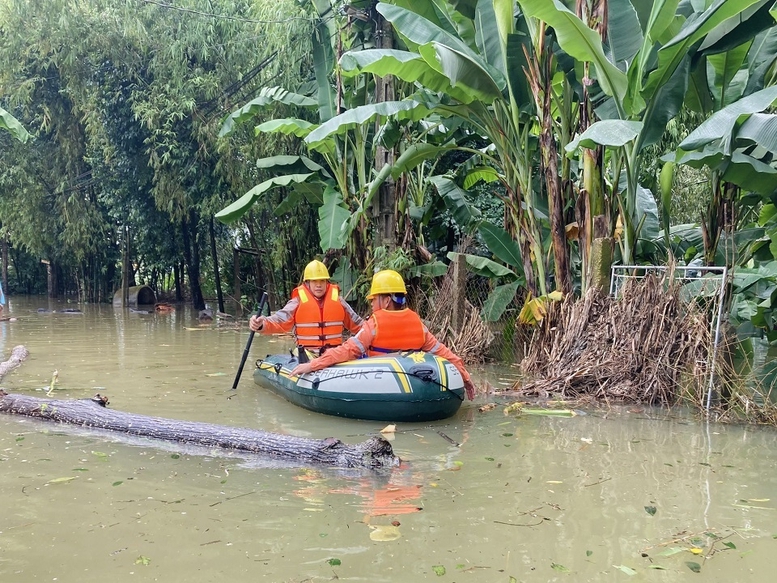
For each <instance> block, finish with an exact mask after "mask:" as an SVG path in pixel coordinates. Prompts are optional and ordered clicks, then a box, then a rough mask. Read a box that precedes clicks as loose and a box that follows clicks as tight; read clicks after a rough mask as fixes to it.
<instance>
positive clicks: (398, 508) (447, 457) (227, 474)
mask: <svg viewBox="0 0 777 583" xmlns="http://www.w3.org/2000/svg"><path fill="white" fill-rule="evenodd" d="M11 302H12V303H11V306H10V308H11V309H10V310H9V312H11V314H12V315H15V316H17V317H18V321H16V322H1V323H0V332H2V334H1V337H2V342H3V344H2V350H3V354H4V356H6V357H7V355H8V354H9V353H10V350H11V348H12V347H13V346H15V345H17V344H24V345H26V346H27V347H28V349H29V350H30V352H31V358H30V359H29V361H27V362H26V363H24V364H23V365H22V366H21V367H20V368H19V369H17V370H16V371H14V372H12V373H11V374H10V375H8V376H7V377H6V378H5V379H4V381H3V382H2V386H3V387H4V388H5V389H6V390H8V391H9V392H19V393H25V394H32V395H36V396H42V395H43V393H44V392H45V391H46V390H48V388H49V384H50V381H51V376H52V373H53V371H54V370H57V371H58V376H59V382H58V385H57V386H56V388H55V390H54V395H55V396H56V397H59V398H81V397H88V396H91V394H92V393H93V392H98V391H99V392H101V393H105V394H108V395H109V396H110V398H111V402H112V406H113V408H114V409H117V410H123V411H128V412H133V413H140V414H146V415H155V416H160V417H170V418H174V419H183V420H195V421H204V422H209V423H219V424H222V425H231V426H238V427H250V428H254V429H262V430H268V431H277V432H281V433H289V434H294V435H300V436H304V437H313V438H323V437H327V436H335V437H338V438H340V439H342V440H343V441H346V442H349V443H356V442H359V441H363V440H364V439H366V438H367V437H368V436H370V435H373V434H375V433H376V432H378V431H380V430H381V429H382V427H383V425H384V424H382V423H377V422H374V423H373V422H363V421H353V420H342V419H336V418H331V417H326V416H323V415H317V414H314V413H310V412H307V411H304V410H302V409H299V408H297V407H294V406H293V405H290V404H289V403H287V402H286V401H284V400H282V399H280V398H278V397H276V396H274V395H271V394H268V393H266V392H262V391H261V390H259V389H257V388H255V387H254V386H253V383H252V381H251V377H250V372H251V371H250V361H249V364H248V365H247V367H246V371H245V373H244V375H243V378H242V379H241V382H240V385H239V387H238V389H237V390H236V391H232V390H231V389H230V387H231V385H232V381H233V378H234V374H235V371H236V368H237V365H238V364H239V359H240V356H241V354H242V351H243V348H244V347H245V341H246V338H247V334H248V330H247V327H245V325H242V326H236V325H235V323H230V325H227V326H225V325H222V326H219V325H218V322H213V323H211V324H209V325H207V326H200V324H199V322H198V320H197V314H196V313H192V312H191V311H190V310H188V309H186V308H182V307H179V308H178V309H177V310H176V311H175V312H174V313H171V314H163V315H159V314H146V315H144V314H137V313H130V312H129V311H123V310H114V309H113V308H111V307H110V306H85V307H83V308H82V309H83V313H82V314H81V315H73V314H64V313H58V312H55V313H38V312H37V308H38V307H41V306H49V305H50V306H51V309H59V307H60V305H59V304H48V303H47V300H43V301H42V300H22V299H19V298H11ZM288 347H289V345H288V342H287V341H285V340H282V339H281V340H277V339H267V338H265V337H259V336H257V337H256V338H255V340H254V347H253V350H252V358H255V357H258V356H263V355H264V354H267V353H272V352H280V351H283V350H286V349H288ZM475 374H476V378H478V376H477V375H478V373H477V371H475ZM487 374H488V375H489V377H488V378H489V379H491V378H494V379H498V378H500V377H502V378H507V377H508V376H509V375H511V374H514V371H512V370H511V369H504V370H499V369H491V370H490V371H489V372H488V373H487ZM479 378H480V379H482V378H483V376H482V374H481V376H480V377H479ZM502 409H503V408H502V407H497V408H496V409H494V410H493V411H490V412H488V413H478V412H477V410H476V408H475V407H474V406H472V405H465V407H463V408H462V410H461V411H460V413H459V414H457V415H456V416H455V417H454V418H452V419H450V420H447V421H443V422H438V423H433V424H428V425H407V426H399V427H398V428H397V432H396V434H395V435H394V438H393V441H392V444H393V446H394V449H395V451H396V453H397V454H398V455H400V456H401V457H402V458H403V460H404V462H403V464H402V466H401V467H399V468H395V469H393V470H386V471H382V472H366V471H357V470H337V469H331V468H311V467H299V466H294V465H286V464H278V463H272V462H268V461H267V460H262V459H257V458H254V459H252V458H250V457H245V456H241V457H237V456H231V455H226V454H224V453H223V452H217V451H209V450H206V449H202V448H199V449H198V448H190V447H184V446H181V445H178V444H163V443H154V442H151V441H149V440H134V441H133V440H128V439H127V438H120V437H117V436H110V435H106V434H104V433H100V432H94V431H83V430H80V431H76V430H73V429H72V428H68V429H66V428H62V427H58V426H55V425H50V424H48V425H47V424H45V423H42V422H36V421H32V420H25V419H19V418H15V417H11V416H0V489H2V492H3V493H4V497H3V512H2V513H1V514H0V551H1V552H0V580H2V581H11V582H15V581H37V580H41V581H52V580H55V579H56V580H57V581H60V582H76V581H79V582H81V581H102V580H111V581H117V582H123V581H131V580H137V579H138V577H141V578H142V579H143V580H159V581H181V580H187V581H220V582H223V581H225V580H229V581H249V580H251V581H253V580H256V579H259V580H265V581H278V582H287V581H295V582H301V581H325V580H332V579H333V578H334V577H335V576H337V577H338V578H339V579H341V580H353V581H371V582H392V583H393V582H404V581H463V580H467V581H475V582H481V581H482V582H490V581H504V582H508V581H510V577H515V579H516V580H517V581H527V582H546V581H555V580H564V579H565V580H574V581H623V580H624V577H626V574H627V573H628V571H627V569H631V570H633V571H635V572H636V577H635V579H634V580H648V579H651V580H652V579H654V578H660V580H661V581H684V580H687V578H688V577H689V576H690V575H693V571H692V570H691V569H692V565H694V564H695V565H698V566H699V568H700V571H701V573H702V574H703V576H704V577H705V580H712V581H740V580H744V579H746V580H748V581H755V582H759V581H764V582H765V581H767V580H769V581H771V578H772V576H770V575H769V574H768V573H770V572H771V563H772V561H771V555H770V552H773V549H774V545H775V544H777V541H775V539H774V538H773V537H774V536H775V535H777V511H776V510H775V508H777V503H776V498H775V492H777V472H775V465H776V462H777V453H776V452H777V447H776V446H777V443H776V441H777V440H776V439H775V432H774V431H773V430H771V429H768V428H759V427H736V426H717V425H710V426H707V425H705V424H703V423H700V422H699V421H698V420H696V419H695V418H693V417H690V416H685V415H681V414H680V413H679V412H668V413H667V412H662V411H653V410H649V409H636V408H632V409H630V408H624V409H611V410H602V411H589V412H588V413H589V414H588V415H585V416H577V417H573V418H548V417H536V416H534V417H533V416H523V417H515V416H505V415H504V414H503V413H502ZM446 438H447V439H446ZM456 444H459V445H458V446H457V445H456ZM397 537H398V538H397ZM655 567H661V568H662V569H665V570H658V569H655ZM443 571H444V574H441V573H443ZM743 573H747V576H746V577H744V576H743V575H742V574H743Z"/></svg>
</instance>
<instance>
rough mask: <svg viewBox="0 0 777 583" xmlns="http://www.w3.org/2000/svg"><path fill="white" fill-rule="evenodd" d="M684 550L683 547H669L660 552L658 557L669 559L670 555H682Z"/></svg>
mask: <svg viewBox="0 0 777 583" xmlns="http://www.w3.org/2000/svg"><path fill="white" fill-rule="evenodd" d="M684 552H685V549H684V548H683V547H670V548H668V549H666V550H665V551H661V552H660V553H658V556H659V557H671V556H672V555H676V554H678V553H684Z"/></svg>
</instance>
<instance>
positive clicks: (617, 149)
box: [518, 0, 767, 263]
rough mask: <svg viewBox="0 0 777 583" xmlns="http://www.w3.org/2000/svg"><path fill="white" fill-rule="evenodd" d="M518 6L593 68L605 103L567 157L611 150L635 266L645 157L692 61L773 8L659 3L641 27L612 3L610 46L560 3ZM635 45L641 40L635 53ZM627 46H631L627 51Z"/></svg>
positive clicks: (623, 0) (626, 244) (750, 1)
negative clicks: (596, 148)
mask: <svg viewBox="0 0 777 583" xmlns="http://www.w3.org/2000/svg"><path fill="white" fill-rule="evenodd" d="M518 3H519V4H520V5H521V8H522V9H523V11H524V13H525V14H526V15H528V16H530V17H532V18H536V19H538V20H540V21H542V22H545V23H546V24H547V25H548V26H550V27H552V28H553V30H554V31H555V33H556V38H557V40H558V44H559V46H560V47H561V48H562V49H563V50H564V51H565V52H566V53H567V54H568V55H570V56H572V57H574V58H575V59H577V60H579V61H583V62H587V63H591V64H592V65H593V66H594V77H595V81H596V83H597V84H598V87H599V88H600V89H601V91H602V92H603V93H604V94H605V96H606V97H607V99H606V100H605V101H603V102H602V103H601V104H600V105H599V106H598V107H597V108H596V113H597V115H598V116H599V118H600V121H598V122H596V123H594V124H593V125H592V126H591V127H590V128H589V129H588V130H586V132H585V133H584V134H583V136H584V137H583V136H581V139H578V140H577V141H576V142H575V143H574V145H573V146H571V147H569V148H568V149H567V151H568V153H571V154H574V153H575V152H576V149H577V147H578V146H580V145H582V144H587V145H588V146H592V145H604V146H609V147H610V148H611V149H612V156H611V165H610V169H609V170H610V180H609V183H610V188H612V189H613V191H614V194H615V199H616V201H617V211H618V213H619V215H620V219H621V221H622V226H623V234H622V237H621V238H620V246H621V259H622V261H623V262H624V263H631V262H632V261H633V259H634V253H635V249H636V243H637V238H638V236H639V234H640V224H643V221H644V217H645V214H644V212H645V211H644V210H641V209H640V208H639V200H640V192H641V188H640V185H639V182H638V177H639V156H640V153H641V152H642V151H643V149H644V148H645V147H646V146H648V145H650V144H653V143H655V142H656V141H657V140H658V139H659V138H660V136H661V134H662V132H663V130H664V128H665V126H666V123H667V121H668V120H670V119H671V118H672V117H674V116H675V115H676V114H677V112H678V111H679V109H680V107H681V106H682V104H683V102H684V99H685V96H686V92H687V88H688V85H689V79H690V72H691V65H692V64H693V62H694V61H693V57H694V56H695V55H696V54H697V53H698V52H699V50H701V49H700V46H702V43H704V42H705V41H707V42H710V44H711V41H712V39H713V38H714V40H715V41H717V42H721V41H722V39H723V38H725V37H726V36H727V35H728V34H732V35H733V34H737V35H740V36H741V35H742V34H745V33H744V32H743V30H744V29H745V28H746V27H742V28H739V27H738V26H736V25H738V24H740V23H742V22H749V24H751V25H753V22H754V21H751V19H757V18H758V14H759V13H758V10H759V9H761V8H762V7H763V6H764V5H765V4H767V2H766V0H715V1H713V2H710V3H709V4H706V3H705V4H704V5H703V6H702V7H701V8H703V9H702V10H699V11H698V12H692V13H690V14H688V13H687V12H686V11H687V10H689V9H693V8H694V7H696V6H697V4H693V3H683V4H682V5H680V2H679V0H655V1H654V2H653V5H652V9H651V11H650V13H649V15H648V17H647V19H645V21H644V25H643V24H642V21H640V19H639V18H638V14H637V11H636V9H635V5H633V4H632V2H629V1H628V0H610V1H609V3H608V4H609V9H610V12H609V14H610V15H611V16H615V17H614V18H612V17H611V18H610V24H609V30H608V45H605V44H604V43H603V42H602V40H601V37H600V36H599V35H598V34H597V32H596V31H594V30H592V29H591V28H590V27H588V26H587V25H586V24H585V23H584V22H583V21H582V20H581V19H580V18H579V17H578V16H576V15H575V14H573V13H572V12H571V11H570V10H568V9H567V8H566V7H565V6H564V5H563V4H562V3H561V2H559V1H558V0H553V1H552V2H548V1H546V0H518ZM752 29H753V26H751V27H750V31H752ZM751 34H752V32H751ZM635 37H636V38H638V39H639V40H640V42H639V43H638V45H639V46H638V49H637V50H636V51H634V49H635V48H637V47H636V46H635V45H634V44H633V40H634V38H635ZM626 40H629V41H632V43H626V44H625V45H624V44H623V43H624V42H625V41H626ZM619 46H620V47H625V48H624V50H625V51H626V52H624V53H622V54H621V56H620V57H619V56H616V53H615V49H616V48H617V47H619ZM627 49H630V50H627ZM632 51H633V52H632ZM608 52H609V53H610V54H611V56H608ZM629 54H631V55H630V56H629ZM579 81H580V82H581V83H586V82H590V81H587V80H585V79H579ZM614 120H617V121H614ZM613 122H614V123H613ZM635 124H636V125H635ZM597 125H599V127H597ZM621 174H623V175H624V176H625V189H624V191H623V192H621V191H620V189H619V188H618V184H619V182H620V176H621Z"/></svg>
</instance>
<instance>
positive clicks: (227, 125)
mask: <svg viewBox="0 0 777 583" xmlns="http://www.w3.org/2000/svg"><path fill="white" fill-rule="evenodd" d="M273 103H284V104H286V105H295V106H297V107H303V108H307V109H312V108H314V107H316V106H317V103H316V102H315V101H314V100H313V99H311V98H310V97H305V96H304V95H298V94H296V93H291V92H289V91H286V90H285V89H283V88H282V87H263V88H262V89H261V90H260V91H259V96H258V97H257V98H256V99H252V100H251V101H249V102H248V103H246V104H245V105H244V106H243V107H241V108H239V109H237V110H235V111H233V112H232V113H230V114H229V115H228V116H227V118H226V119H225V120H224V122H223V123H222V125H221V130H219V137H222V136H225V135H227V134H228V133H230V132H231V131H232V130H233V129H234V128H235V126H236V125H237V124H239V123H243V122H245V121H247V120H249V119H252V118H253V117H254V116H256V115H257V114H258V113H259V112H260V111H262V110H263V109H265V108H266V107H267V106H268V105H272V104H273Z"/></svg>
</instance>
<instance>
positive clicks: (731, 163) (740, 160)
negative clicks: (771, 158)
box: [677, 146, 777, 195]
mask: <svg viewBox="0 0 777 583" xmlns="http://www.w3.org/2000/svg"><path fill="white" fill-rule="evenodd" d="M677 163H678V164H686V165H688V166H691V167H692V168H703V167H705V166H706V167H708V168H711V169H713V170H718V171H719V172H720V173H721V179H722V180H725V181H727V182H731V183H733V184H736V185H737V186H739V187H740V188H742V189H743V190H745V191H750V192H755V193H759V194H765V195H770V194H772V193H773V192H775V190H777V170H776V169H775V168H774V167H772V166H770V165H769V164H766V163H764V162H761V161H760V160H756V159H755V158H753V157H752V156H749V155H747V154H745V153H743V152H740V151H735V152H733V154H731V155H730V156H728V155H725V154H724V153H723V152H721V151H720V150H719V149H717V148H714V147H711V146H709V147H706V148H704V149H702V150H694V151H692V152H686V153H683V154H682V155H681V156H679V157H678V159H677Z"/></svg>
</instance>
